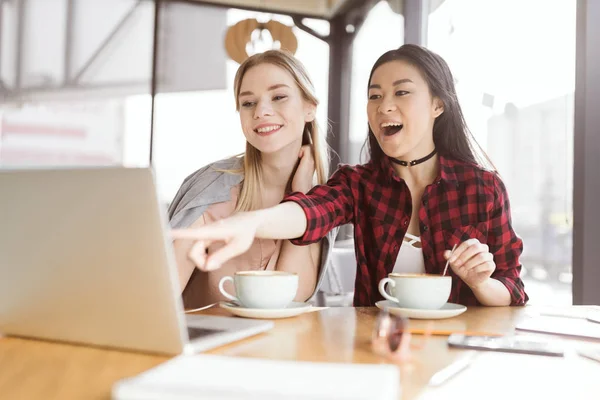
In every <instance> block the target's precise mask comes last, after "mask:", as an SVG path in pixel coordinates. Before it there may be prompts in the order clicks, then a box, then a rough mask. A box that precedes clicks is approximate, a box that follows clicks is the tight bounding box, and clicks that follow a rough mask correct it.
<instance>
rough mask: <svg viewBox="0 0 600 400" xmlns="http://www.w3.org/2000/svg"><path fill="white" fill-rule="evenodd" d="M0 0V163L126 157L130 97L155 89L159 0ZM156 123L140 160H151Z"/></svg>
mask: <svg viewBox="0 0 600 400" xmlns="http://www.w3.org/2000/svg"><path fill="white" fill-rule="evenodd" d="M0 7H1V12H0V15H1V18H2V19H1V21H0V38H1V41H0V60H1V62H0V167H5V168H6V167H40V166H56V165H71V166H73V165H120V164H127V162H128V157H127V155H126V149H127V147H128V146H129V145H130V142H131V141H130V140H129V138H127V137H126V131H127V123H128V120H127V118H126V113H125V109H126V104H127V102H128V99H129V98H130V97H131V96H139V95H143V94H145V95H146V96H148V94H149V93H150V81H151V76H152V44H153V20H154V5H153V4H152V2H138V1H136V0H105V1H102V2H98V1H96V0H79V1H77V2H76V6H75V4H74V3H73V2H68V1H66V0H56V1H47V0H28V1H22V2H18V1H17V2H11V1H9V2H6V1H2V2H0ZM138 108H139V110H137V112H139V113H142V114H143V115H148V113H149V111H150V103H149V102H146V103H144V104H140V105H139V107H138ZM149 123H150V120H149V119H148V118H147V119H146V120H145V124H146V126H147V127H149ZM148 132H149V128H148V130H147V131H146V132H145V135H144V137H143V138H140V139H139V140H138V146H139V147H140V151H141V152H142V153H143V152H144V151H145V154H144V155H143V156H142V157H140V158H138V159H137V160H135V161H136V163H137V164H142V165H148V149H149V140H148Z"/></svg>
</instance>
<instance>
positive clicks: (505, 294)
mask: <svg viewBox="0 0 600 400" xmlns="http://www.w3.org/2000/svg"><path fill="white" fill-rule="evenodd" d="M471 290H473V293H474V294H475V297H477V300H479V302H480V303H481V304H483V305H484V306H509V305H510V302H511V297H510V292H509V291H508V289H507V288H506V286H504V284H503V283H502V282H500V281H499V280H497V279H494V278H488V279H487V280H486V281H485V282H484V283H482V284H481V285H479V286H477V287H475V288H471Z"/></svg>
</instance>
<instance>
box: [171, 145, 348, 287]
mask: <svg viewBox="0 0 600 400" xmlns="http://www.w3.org/2000/svg"><path fill="white" fill-rule="evenodd" d="M241 162H242V160H241V159H240V158H238V157H232V158H228V159H225V160H221V161H217V162H214V163H212V164H209V165H207V166H205V167H203V168H200V169H199V170H198V171H196V172H194V173H193V174H191V175H190V176H188V177H187V178H185V179H184V181H183V183H182V185H181V187H180V188H179V190H178V191H177V194H176V195H175V198H174V199H173V201H172V202H171V204H170V206H169V211H168V215H169V222H170V225H171V227H172V228H187V227H188V226H190V225H191V224H192V223H194V221H196V220H197V219H198V218H200V216H201V215H202V214H203V213H204V211H206V209H207V208H208V207H209V206H210V205H212V204H215V203H220V202H224V201H229V200H231V195H230V193H231V188H232V187H233V186H235V185H238V184H240V182H241V181H242V180H243V175H241V174H235V173H227V172H221V171H222V170H236V169H239V168H240V167H241ZM337 232H338V229H337V228H335V229H334V230H332V231H331V232H329V233H328V234H327V236H325V238H323V240H322V241H321V266H320V268H319V277H318V279H317V286H316V287H315V291H314V293H313V295H314V294H315V293H316V292H317V290H318V289H319V287H320V285H321V283H322V282H323V278H324V277H325V274H326V272H327V269H328V268H329V264H330V260H331V249H332V248H333V244H334V242H335V238H336V236H337ZM311 297H312V296H311Z"/></svg>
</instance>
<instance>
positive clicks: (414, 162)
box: [390, 149, 437, 167]
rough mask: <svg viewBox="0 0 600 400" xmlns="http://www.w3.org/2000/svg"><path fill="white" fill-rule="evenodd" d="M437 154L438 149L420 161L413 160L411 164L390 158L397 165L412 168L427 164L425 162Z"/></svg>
mask: <svg viewBox="0 0 600 400" xmlns="http://www.w3.org/2000/svg"><path fill="white" fill-rule="evenodd" d="M435 153H437V149H433V151H432V152H431V153H429V154H427V155H426V156H425V157H423V158H419V159H418V160H412V161H410V162H409V161H402V160H398V159H396V158H394V157H390V160H392V161H393V162H395V163H396V164H398V165H402V166H404V167H412V166H413V165H417V164H421V163H422V162H425V161H427V160H429V159H430V158H431V157H433V156H434V155H435Z"/></svg>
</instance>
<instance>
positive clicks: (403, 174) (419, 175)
mask: <svg viewBox="0 0 600 400" xmlns="http://www.w3.org/2000/svg"><path fill="white" fill-rule="evenodd" d="M410 161H412V160H410ZM393 167H394V170H395V171H396V174H397V175H398V176H399V177H400V178H402V179H403V180H404V181H406V182H407V183H408V185H409V186H410V187H419V188H425V187H426V186H427V185H430V184H432V183H433V181H434V180H435V178H436V177H437V176H438V173H439V170H440V161H439V157H438V155H437V154H436V155H434V156H433V157H431V158H430V159H429V160H427V161H424V162H422V163H421V164H417V165H412V166H408V167H405V166H402V165H398V164H393Z"/></svg>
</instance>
